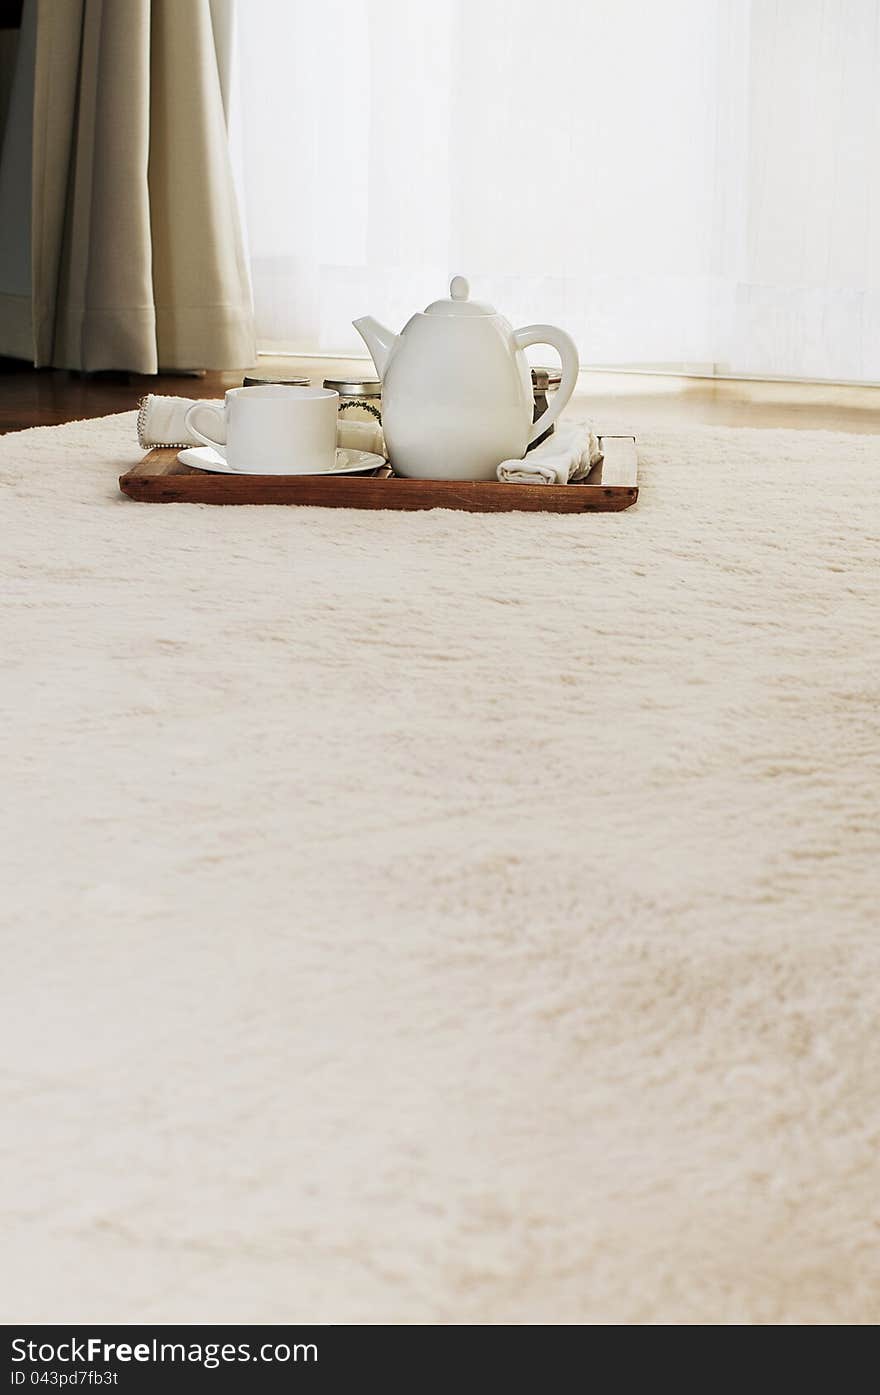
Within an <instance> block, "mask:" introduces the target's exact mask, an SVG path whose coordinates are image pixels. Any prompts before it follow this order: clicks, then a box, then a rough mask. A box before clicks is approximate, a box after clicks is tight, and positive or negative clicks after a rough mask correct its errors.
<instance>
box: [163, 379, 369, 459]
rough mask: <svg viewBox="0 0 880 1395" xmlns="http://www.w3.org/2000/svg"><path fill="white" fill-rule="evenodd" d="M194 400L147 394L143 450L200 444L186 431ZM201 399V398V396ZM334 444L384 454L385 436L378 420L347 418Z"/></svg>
mask: <svg viewBox="0 0 880 1395" xmlns="http://www.w3.org/2000/svg"><path fill="white" fill-rule="evenodd" d="M194 400H195V399H194V398H191V397H162V396H161V395H160V394H159V393H153V392H151V393H148V394H147V396H146V397H143V398H142V399H141V401H140V404H139V406H138V417H137V433H138V441H139V443H140V446H141V449H142V450H152V448H153V446H176V447H178V448H182V447H183V446H199V445H201V444H202V442H201V441H200V440H199V438H198V436H194V435H193V433H192V432H191V431H190V430H188V428H187V425H186V414H187V412H188V411H189V409H190V407H191V406H192V404H193V401H194ZM200 400H202V399H200ZM205 400H211V401H212V402H213V405H214V406H215V407H222V406H223V400H222V398H221V399H205ZM336 444H337V445H339V446H342V448H343V449H344V450H365V451H370V452H372V454H374V455H385V456H387V451H386V450H385V437H384V436H383V435H382V427H381V426H380V424H379V422H377V421H348V420H346V419H344V418H340V420H339V424H338V426H337V429H336Z"/></svg>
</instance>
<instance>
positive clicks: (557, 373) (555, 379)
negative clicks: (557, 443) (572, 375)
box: [529, 368, 562, 450]
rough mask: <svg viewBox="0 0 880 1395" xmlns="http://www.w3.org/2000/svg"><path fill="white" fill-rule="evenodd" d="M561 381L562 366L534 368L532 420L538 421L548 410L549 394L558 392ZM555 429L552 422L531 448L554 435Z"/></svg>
mask: <svg viewBox="0 0 880 1395" xmlns="http://www.w3.org/2000/svg"><path fill="white" fill-rule="evenodd" d="M561 382H562V369H561V368H533V369H532V391H533V392H534V394H535V409H534V411H533V413H532V421H537V420H538V417H540V416H542V415H543V413H544V412H546V410H547V405H548V404H547V394H548V393H551V394H552V393H554V392H556V391H557V389H558V387H559V384H560V383H561ZM555 430H556V427H555V426H554V424H553V423H552V422H551V424H550V425H549V426H548V428H547V430H546V431H545V432H544V433H543V435H541V436H539V437H538V439H537V441H533V442H532V444H531V445H530V446H529V450H534V448H535V446H539V445H540V444H541V442H542V441H546V439H547V437H548V436H552V435H553V432H554V431H555Z"/></svg>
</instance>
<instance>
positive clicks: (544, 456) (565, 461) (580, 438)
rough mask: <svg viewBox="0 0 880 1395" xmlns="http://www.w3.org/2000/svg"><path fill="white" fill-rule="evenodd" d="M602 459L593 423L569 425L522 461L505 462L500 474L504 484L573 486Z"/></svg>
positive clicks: (567, 423)
mask: <svg viewBox="0 0 880 1395" xmlns="http://www.w3.org/2000/svg"><path fill="white" fill-rule="evenodd" d="M601 459H602V451H601V448H600V446H599V440H598V437H597V436H596V433H595V431H594V430H593V424H592V422H589V421H583V422H581V421H578V422H566V423H564V424H563V425H561V426H557V428H556V430H555V431H554V433H553V435H552V436H548V437H547V440H546V441H542V442H541V444H540V445H539V446H536V447H535V449H534V450H532V451H529V453H528V455H525V456H523V458H522V460H502V462H501V464H500V465H499V466H498V470H497V475H498V478H499V480H500V481H501V483H502V484H572V483H574V482H575V481H576V480H582V479H585V478H586V476H587V475H588V474H589V473H590V471H591V470H592V468H593V466H594V465H595V464H597V463H598V461H600V460H601Z"/></svg>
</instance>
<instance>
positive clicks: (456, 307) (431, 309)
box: [425, 276, 495, 315]
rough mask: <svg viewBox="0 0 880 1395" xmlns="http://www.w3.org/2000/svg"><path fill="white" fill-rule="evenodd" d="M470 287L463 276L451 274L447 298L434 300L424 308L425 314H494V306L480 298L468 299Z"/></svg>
mask: <svg viewBox="0 0 880 1395" xmlns="http://www.w3.org/2000/svg"><path fill="white" fill-rule="evenodd" d="M470 293H471V288H470V286H469V285H468V283H467V279H466V278H465V277H464V276H453V278H452V280H451V281H450V283H449V299H448V300H434V301H432V302H431V304H430V305H428V306H427V307H426V309H425V314H426V315H494V314H495V308H494V306H492V305H486V304H484V302H483V301H481V300H468V296H469V295H470Z"/></svg>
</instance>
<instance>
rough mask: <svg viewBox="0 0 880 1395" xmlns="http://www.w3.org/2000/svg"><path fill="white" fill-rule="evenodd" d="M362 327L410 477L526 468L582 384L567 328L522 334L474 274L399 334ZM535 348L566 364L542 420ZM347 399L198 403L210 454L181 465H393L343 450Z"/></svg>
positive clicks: (190, 417)
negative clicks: (475, 289)
mask: <svg viewBox="0 0 880 1395" xmlns="http://www.w3.org/2000/svg"><path fill="white" fill-rule="evenodd" d="M354 327H355V329H356V330H357V331H358V333H359V334H360V336H361V338H362V339H363V340H364V343H365V344H366V346H367V348H368V349H369V351H370V355H371V357H372V359H373V363H374V364H375V367H376V372H377V373H378V375H379V378H380V379H381V380H382V427H383V431H384V437H385V445H386V449H387V454H388V458H389V460H390V463H391V467H392V469H393V470H394V473H395V474H397V475H402V476H404V477H408V478H410V479H422V480H427V479H432V480H494V479H495V478H496V474H497V471H498V469H499V465H500V464H501V463H502V462H504V461H507V462H511V461H518V460H521V459H522V457H523V456H524V455H525V453H526V451H527V449H528V447H529V445H530V444H531V443H532V442H534V441H537V440H538V439H539V437H542V436H544V435H546V433H547V432H548V431H549V430H550V429H551V427H552V426H553V424H554V423H555V422H556V420H557V418H558V417H559V415H560V413H561V412H562V411H563V410H564V409H565V407H566V406H567V404H568V401H569V399H570V397H571V395H572V393H573V392H574V388H575V385H576V383H577V375H578V352H577V348H576V347H575V344H574V341H573V340H572V339H571V337H570V336H569V335H568V334H566V332H565V330H562V329H558V328H557V327H556V326H554V325H546V324H536V325H528V326H526V327H525V328H524V329H517V330H515V329H513V328H512V327H511V326H510V324H509V323H508V321H507V320H506V319H505V318H504V317H503V316H502V315H499V314H498V313H497V311H495V310H494V309H493V307H492V306H491V305H486V304H483V303H482V302H480V301H474V300H471V299H470V289H469V286H468V283H467V281H466V280H465V278H464V277H463V276H454V277H453V278H452V282H451V283H450V287H449V296H448V298H446V299H443V300H435V301H434V302H433V303H432V304H431V305H429V306H428V307H427V309H426V310H424V311H423V312H422V313H420V314H415V315H413V316H412V318H411V319H410V320H409V321H408V322H407V324H406V325H405V326H404V328H403V329H402V330H401V332H400V334H395V333H393V331H392V330H390V329H387V328H386V327H385V326H384V325H382V324H379V322H378V321H377V320H374V319H372V318H371V317H370V316H367V317H365V318H363V319H359V320H355V321H354ZM533 344H549V345H551V346H552V347H553V348H555V349H556V350H557V352H558V353H559V356H560V359H561V365H562V371H561V380H560V384H559V388H558V391H557V392H556V393H555V395H554V397H553V400H552V402H551V403H550V405H549V406H548V407H547V409H546V411H544V412H543V413H542V414H541V415H540V416H539V417H538V418H537V420H533V416H534V410H535V408H534V402H535V398H534V390H533V385H532V376H531V369H530V366H529V363H528V361H527V359H526V356H525V352H524V351H525V349H526V348H528V347H529V346H530V345H533ZM338 400H339V399H338V394H337V393H336V392H335V391H333V390H331V389H328V388H313V387H287V386H280V385H271V384H267V385H264V386H260V387H244V388H233V389H231V390H230V391H229V392H227V393H226V399H225V402H224V404H223V405H222V406H220V405H214V404H212V403H208V402H195V403H193V405H192V406H191V407H190V408H189V410H188V411H187V414H186V426H187V430H188V431H189V432H190V433H191V434H192V436H194V437H195V438H196V439H197V440H199V441H201V442H203V443H204V448H203V449H199V450H190V451H183V452H182V453H181V456H180V459H181V460H182V461H183V462H184V463H190V464H194V465H200V466H201V468H203V469H215V470H228V471H230V472H235V473H240V472H246V473H259V474H285V475H303V474H342V473H354V472H356V471H364V470H367V469H373V468H375V467H376V466H377V465H379V464H382V463H384V460H383V458H382V457H380V456H376V455H374V454H368V453H367V452H358V451H351V450H348V451H346V450H342V449H341V448H340V447H339V446H338V444H337V406H338ZM209 423H210V425H211V427H212V428H213V430H209V429H207V428H208V426H209ZM208 453H210V457H209V459H205V456H206V454H208ZM362 456H366V457H367V458H365V459H359V458H358V457H362ZM196 457H198V458H196ZM212 461H213V462H214V463H211V462H212Z"/></svg>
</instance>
